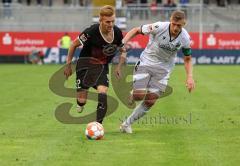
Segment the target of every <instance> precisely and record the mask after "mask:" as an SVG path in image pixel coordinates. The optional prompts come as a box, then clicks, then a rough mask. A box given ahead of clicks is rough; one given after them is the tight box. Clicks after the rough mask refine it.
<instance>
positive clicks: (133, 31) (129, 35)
mask: <svg viewBox="0 0 240 166" xmlns="http://www.w3.org/2000/svg"><path fill="white" fill-rule="evenodd" d="M138 34H141V28H140V27H135V28H133V29H131V30H130V31H129V32H128V33H127V34H126V36H125V37H124V38H123V40H122V42H123V44H125V43H127V42H129V41H130V40H131V39H132V38H133V37H135V36H136V35H138Z"/></svg>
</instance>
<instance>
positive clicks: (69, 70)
mask: <svg viewBox="0 0 240 166" xmlns="http://www.w3.org/2000/svg"><path fill="white" fill-rule="evenodd" d="M81 45H82V44H81V42H80V40H79V38H76V39H75V40H74V41H73V42H72V44H71V45H70V47H69V49H68V55H67V60H66V64H67V65H66V68H65V70H64V75H65V76H66V78H68V77H69V76H71V75H72V68H71V63H72V59H73V55H74V52H75V50H76V48H77V47H79V46H81Z"/></svg>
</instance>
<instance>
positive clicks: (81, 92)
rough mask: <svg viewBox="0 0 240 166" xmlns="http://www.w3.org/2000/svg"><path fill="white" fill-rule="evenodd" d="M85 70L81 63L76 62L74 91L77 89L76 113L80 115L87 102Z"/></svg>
mask: <svg viewBox="0 0 240 166" xmlns="http://www.w3.org/2000/svg"><path fill="white" fill-rule="evenodd" d="M86 74H87V70H86V69H84V68H82V67H81V61H80V60H78V62H77V66H76V89H77V96H76V98H77V112H78V113H81V112H82V111H83V109H84V105H85V104H86V102H87V95H88V88H89V87H88V85H87V84H85V82H86V81H85V79H86V77H85V76H86Z"/></svg>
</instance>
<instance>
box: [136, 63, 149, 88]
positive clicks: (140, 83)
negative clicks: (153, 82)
mask: <svg viewBox="0 0 240 166" xmlns="http://www.w3.org/2000/svg"><path fill="white" fill-rule="evenodd" d="M150 77H151V76H150V73H149V72H148V70H147V66H145V65H142V64H141V62H140V61H139V62H138V63H137V64H136V65H135V68H134V72H133V91H138V92H139V91H145V90H146V89H147V87H148V83H149V80H150Z"/></svg>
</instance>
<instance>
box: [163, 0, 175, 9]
mask: <svg viewBox="0 0 240 166" xmlns="http://www.w3.org/2000/svg"><path fill="white" fill-rule="evenodd" d="M164 7H177V5H176V3H175V2H174V0H167V2H166V3H165V4H164Z"/></svg>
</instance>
